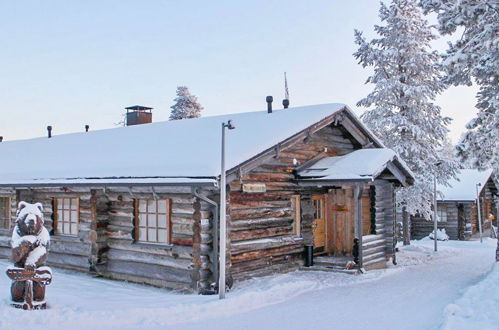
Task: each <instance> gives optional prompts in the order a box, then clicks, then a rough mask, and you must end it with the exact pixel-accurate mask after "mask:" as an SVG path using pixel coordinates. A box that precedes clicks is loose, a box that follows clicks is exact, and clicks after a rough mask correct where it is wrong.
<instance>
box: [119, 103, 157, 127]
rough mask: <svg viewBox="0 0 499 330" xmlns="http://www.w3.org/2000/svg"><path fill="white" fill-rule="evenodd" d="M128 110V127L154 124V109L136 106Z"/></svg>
mask: <svg viewBox="0 0 499 330" xmlns="http://www.w3.org/2000/svg"><path fill="white" fill-rule="evenodd" d="M125 109H126V126H132V125H141V124H150V123H152V112H151V110H152V109H153V108H149V107H144V106H141V105H134V106H131V107H128V108H125Z"/></svg>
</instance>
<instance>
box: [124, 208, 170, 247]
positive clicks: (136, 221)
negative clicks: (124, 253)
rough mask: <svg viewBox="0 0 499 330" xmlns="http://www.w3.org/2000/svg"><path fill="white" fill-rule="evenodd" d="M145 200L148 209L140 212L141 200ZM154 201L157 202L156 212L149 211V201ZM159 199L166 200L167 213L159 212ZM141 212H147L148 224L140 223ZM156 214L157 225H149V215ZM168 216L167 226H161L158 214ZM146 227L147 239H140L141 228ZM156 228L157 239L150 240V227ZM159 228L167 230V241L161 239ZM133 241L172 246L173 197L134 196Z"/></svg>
mask: <svg viewBox="0 0 499 330" xmlns="http://www.w3.org/2000/svg"><path fill="white" fill-rule="evenodd" d="M141 201H144V202H145V205H146V211H145V212H140V202H141ZM150 201H154V202H155V203H156V204H155V212H154V213H153V212H149V202H150ZM158 201H166V210H165V213H159V212H158ZM140 214H146V226H141V225H140ZM150 214H154V215H155V216H156V226H155V227H149V226H148V219H149V215H150ZM163 214H164V215H165V216H166V226H165V227H164V228H163V227H159V226H158V215H163ZM141 228H145V231H146V240H141V239H140V229H141ZM152 228H153V229H154V230H155V232H156V241H152V240H149V239H148V237H149V229H152ZM158 229H165V230H166V242H160V241H159V235H158V232H159V230H158ZM133 242H134V243H136V244H151V245H156V246H170V245H172V200H171V198H134V200H133Z"/></svg>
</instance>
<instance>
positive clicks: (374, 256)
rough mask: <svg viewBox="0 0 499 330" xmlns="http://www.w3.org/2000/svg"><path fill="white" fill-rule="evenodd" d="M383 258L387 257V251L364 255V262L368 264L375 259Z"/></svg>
mask: <svg viewBox="0 0 499 330" xmlns="http://www.w3.org/2000/svg"><path fill="white" fill-rule="evenodd" d="M381 258H385V251H383V252H378V253H374V254H371V255H368V256H366V257H364V259H363V262H364V264H366V263H368V262H370V261H372V260H374V259H381Z"/></svg>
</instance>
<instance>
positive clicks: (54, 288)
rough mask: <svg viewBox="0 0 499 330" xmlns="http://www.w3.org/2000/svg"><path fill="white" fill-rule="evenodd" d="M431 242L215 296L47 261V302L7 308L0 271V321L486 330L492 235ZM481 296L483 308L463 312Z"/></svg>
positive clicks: (59, 325)
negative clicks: (376, 266)
mask: <svg viewBox="0 0 499 330" xmlns="http://www.w3.org/2000/svg"><path fill="white" fill-rule="evenodd" d="M439 246H440V251H439V252H438V253H437V254H435V253H433V251H432V248H433V241H431V240H422V241H418V242H413V245H411V246H409V247H404V248H402V251H401V252H400V253H399V254H398V259H399V264H398V265H397V266H392V267H390V268H389V269H385V270H378V271H370V272H368V273H367V274H364V275H361V276H352V275H347V274H336V273H323V272H293V273H289V274H282V275H276V276H269V277H265V278H258V279H253V280H250V281H247V282H244V283H240V284H238V285H237V288H236V289H235V290H233V291H232V292H230V293H229V294H228V299H226V300H224V301H219V300H218V299H217V297H216V296H197V295H184V294H175V293H171V292H169V291H166V290H161V289H156V288H152V287H147V286H141V285H134V284H130V283H124V282H117V281H109V280H104V279H97V278H92V277H90V276H88V275H83V274H78V273H74V272H69V271H63V270H58V269H55V270H54V281H53V283H52V284H51V285H50V286H49V287H48V288H47V297H48V301H49V304H50V309H48V310H45V311H31V312H25V311H21V310H15V309H12V308H10V307H9V306H8V298H9V285H10V282H9V281H8V279H7V277H6V276H0V297H3V299H2V301H1V306H0V329H21V328H23V329H26V328H31V327H35V326H36V327H37V329H65V328H71V329H90V328H94V329H95V328H107V329H138V328H147V329H159V328H163V329H164V328H175V329H211V328H217V329H254V328H258V329H259V330H263V329H282V328H290V329H438V328H441V327H445V328H446V329H474V328H477V329H488V328H487V325H488V324H489V323H487V322H490V320H493V318H494V317H496V319H497V318H498V313H499V312H497V311H496V310H497V308H495V309H494V307H495V306H497V303H498V301H497V299H498V297H499V292H496V295H495V296H494V295H493V293H491V289H495V290H496V291H497V290H499V286H498V284H497V282H498V277H499V266H497V265H496V266H495V271H494V272H493V273H490V271H491V269H492V267H493V266H494V264H495V262H494V260H495V241H493V240H489V239H486V240H485V242H484V244H480V243H479V242H475V241H473V242H456V241H447V242H439ZM7 265H8V262H7V261H5V260H1V261H0V266H7ZM489 273H490V275H489V277H487V278H485V277H486V275H487V274H489ZM484 278H485V280H484V281H483V282H480V281H481V280H482V279H484ZM494 281H495V282H494ZM479 282H480V283H479ZM477 283H478V284H477ZM494 285H495V286H494ZM463 294H464V296H463ZM482 295H485V296H486V298H487V299H488V300H486V301H484V302H483V305H482V304H481V303H480V309H482V306H483V308H485V309H486V310H488V312H489V314H488V316H485V315H482V313H477V311H476V310H473V306H475V305H477V301H478V300H480V299H481V298H479V297H480V296H482ZM491 296H492V297H493V298H491ZM470 315H471V317H470ZM487 317H488V318H487ZM21 318H22V319H23V323H20V322H19V319H21ZM463 322H467V323H463ZM464 324H466V326H464ZM496 324H497V323H496ZM475 325H476V327H475ZM494 329H497V326H496V328H494Z"/></svg>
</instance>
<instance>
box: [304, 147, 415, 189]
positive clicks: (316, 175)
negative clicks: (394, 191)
mask: <svg viewBox="0 0 499 330" xmlns="http://www.w3.org/2000/svg"><path fill="white" fill-rule="evenodd" d="M385 170H388V171H389V172H391V176H390V178H391V179H394V180H396V181H398V182H400V183H401V184H402V185H404V186H406V185H410V184H412V182H413V181H414V175H413V174H412V172H411V170H410V169H409V168H408V167H407V165H406V164H405V162H404V161H403V160H402V159H400V158H399V157H398V156H397V154H396V153H395V152H394V151H393V150H391V149H388V148H371V149H360V150H355V151H353V152H351V153H349V154H347V155H344V156H336V157H325V158H322V159H320V160H318V161H316V162H315V163H313V164H311V165H308V166H306V167H305V168H302V169H300V170H299V171H298V173H297V174H298V177H299V181H301V182H303V183H307V182H309V183H312V182H324V183H326V182H331V183H334V182H342V181H373V180H374V179H376V178H378V177H380V175H381V174H382V173H383V172H385Z"/></svg>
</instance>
